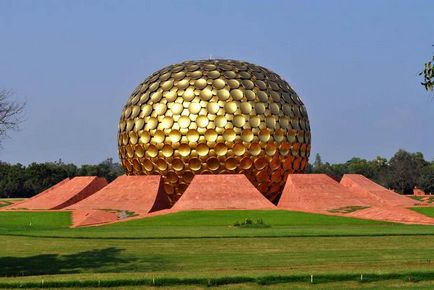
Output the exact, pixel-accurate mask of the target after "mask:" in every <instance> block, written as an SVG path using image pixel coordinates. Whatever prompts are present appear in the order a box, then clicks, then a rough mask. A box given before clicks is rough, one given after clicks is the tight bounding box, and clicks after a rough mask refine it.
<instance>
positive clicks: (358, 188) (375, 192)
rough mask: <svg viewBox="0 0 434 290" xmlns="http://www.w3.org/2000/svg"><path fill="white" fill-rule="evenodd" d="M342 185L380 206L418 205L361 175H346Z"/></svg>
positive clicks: (410, 199)
mask: <svg viewBox="0 0 434 290" xmlns="http://www.w3.org/2000/svg"><path fill="white" fill-rule="evenodd" d="M340 183H341V184H342V185H343V186H345V187H346V188H348V189H349V190H351V191H353V192H357V193H359V194H361V195H365V196H367V197H370V198H372V199H373V200H376V201H377V202H378V204H379V205H386V206H405V207H409V206H414V205H415V203H417V202H416V201H415V200H413V199H412V198H409V197H407V196H403V195H400V194H398V193H396V192H394V191H392V190H388V189H386V188H384V187H382V186H381V185H379V184H377V183H375V182H373V181H372V180H370V179H368V178H366V177H364V176H363V175H360V174H345V175H344V176H343V177H342V179H341V182H340Z"/></svg>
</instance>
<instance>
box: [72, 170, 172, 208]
mask: <svg viewBox="0 0 434 290" xmlns="http://www.w3.org/2000/svg"><path fill="white" fill-rule="evenodd" d="M168 207H169V200H168V199H167V196H166V195H165V194H164V192H163V190H162V185H161V177H160V176H158V175H148V176H146V175H142V176H126V175H123V176H120V177H118V178H116V179H115V180H114V181H113V182H111V183H110V184H109V185H107V186H106V187H104V188H103V189H101V190H100V191H98V192H96V193H95V194H94V195H92V196H90V197H88V198H86V199H84V200H82V201H81V202H78V203H76V204H74V205H72V206H70V207H69V208H68V209H76V210H95V209H103V210H114V211H130V212H134V213H135V214H147V213H149V212H153V211H156V210H160V209H165V208H168Z"/></svg>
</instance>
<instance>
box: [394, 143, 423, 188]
mask: <svg viewBox="0 0 434 290" xmlns="http://www.w3.org/2000/svg"><path fill="white" fill-rule="evenodd" d="M425 163H426V161H425V160H424V159H423V155H422V153H419V152H418V153H409V152H407V151H405V150H399V151H398V152H397V153H396V154H395V155H394V156H393V157H392V158H391V159H390V161H389V169H390V170H389V174H388V182H387V185H388V186H389V187H390V188H392V189H394V190H396V191H397V192H399V193H402V194H413V189H414V187H415V185H417V182H418V179H419V177H420V173H421V169H422V168H423V166H424V165H425Z"/></svg>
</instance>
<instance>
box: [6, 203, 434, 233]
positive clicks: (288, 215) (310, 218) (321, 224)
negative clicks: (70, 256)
mask: <svg viewBox="0 0 434 290" xmlns="http://www.w3.org/2000/svg"><path fill="white" fill-rule="evenodd" d="M246 218H250V219H252V220H257V219H262V220H263V221H264V222H265V223H266V224H268V225H271V227H270V228H254V229H251V228H239V227H233V226H232V225H233V224H234V223H235V222H237V221H242V220H244V219H246ZM69 223H70V215H69V213H67V212H0V235H24V236H38V237H64V238H66V237H74V238H113V239H150V238H167V239H173V238H204V237H209V238H211V237H212V238H214V237H215V238H217V237H219V238H222V237H298V236H324V237H326V236H375V235H380V236H383V235H413V236H414V235H432V234H434V227H432V226H424V225H403V224H395V223H387V222H377V221H368V220H361V219H355V218H345V217H337V216H326V215H319V214H308V213H302V212H290V211H277V210H276V211H203V212H201V211H192V212H179V213H175V214H170V215H162V216H155V217H150V218H145V219H139V220H132V221H128V222H121V223H116V224H112V225H107V226H100V227H88V228H78V229H70V228H69Z"/></svg>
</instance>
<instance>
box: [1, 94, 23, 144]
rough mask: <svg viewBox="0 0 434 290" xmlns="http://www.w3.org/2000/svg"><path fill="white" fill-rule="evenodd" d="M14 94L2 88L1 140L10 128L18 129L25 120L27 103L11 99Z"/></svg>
mask: <svg viewBox="0 0 434 290" xmlns="http://www.w3.org/2000/svg"><path fill="white" fill-rule="evenodd" d="M11 95H12V94H11V93H10V92H9V91H7V90H4V89H3V90H0V141H1V139H3V138H4V137H5V136H7V132H8V131H10V130H17V129H18V126H19V124H20V123H21V122H22V121H23V113H24V107H25V105H26V104H25V103H17V102H14V101H11V100H9V97H10V96H11Z"/></svg>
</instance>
